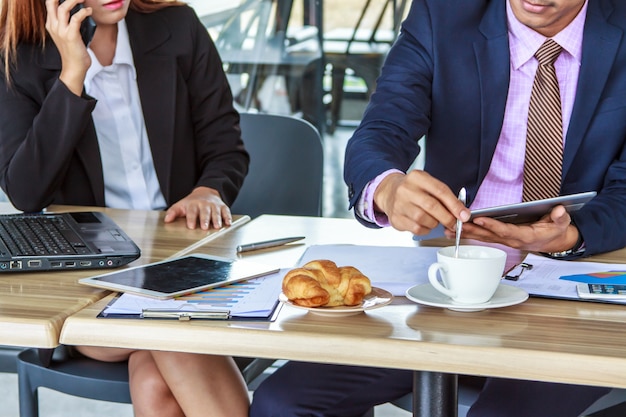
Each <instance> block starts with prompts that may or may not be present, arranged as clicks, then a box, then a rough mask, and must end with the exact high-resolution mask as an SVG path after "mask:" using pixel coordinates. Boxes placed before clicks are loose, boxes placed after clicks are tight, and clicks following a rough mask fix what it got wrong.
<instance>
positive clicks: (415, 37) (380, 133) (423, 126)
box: [344, 2, 433, 207]
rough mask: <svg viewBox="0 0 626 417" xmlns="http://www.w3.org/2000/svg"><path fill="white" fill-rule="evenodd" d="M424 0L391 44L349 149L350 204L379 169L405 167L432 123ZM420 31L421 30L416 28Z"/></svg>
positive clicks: (415, 4)
mask: <svg viewBox="0 0 626 417" xmlns="http://www.w3.org/2000/svg"><path fill="white" fill-rule="evenodd" d="M424 8H425V5H424V2H413V4H412V6H411V10H410V12H409V15H408V17H407V19H406V20H405V21H404V23H403V25H402V30H401V34H400V36H399V37H398V39H397V40H396V42H395V43H394V45H393V47H392V48H391V50H390V52H389V54H388V56H387V58H386V60H385V63H384V66H383V69H382V73H381V76H380V77H379V79H378V80H377V86H376V91H375V93H374V94H373V95H372V97H371V100H370V103H369V104H368V107H367V109H366V111H365V113H364V115H363V120H362V121H361V124H360V125H359V127H358V128H357V130H356V131H355V133H354V135H353V136H352V138H351V139H350V141H349V142H348V146H347V148H346V156H345V164H344V179H345V181H346V184H347V185H348V193H349V199H350V207H352V206H354V205H355V204H356V202H357V201H358V199H359V197H360V195H361V193H362V192H363V190H364V188H365V185H366V184H367V183H368V182H369V181H371V180H372V179H374V178H375V177H376V176H378V175H379V174H381V173H383V172H385V171H387V170H390V169H398V170H400V171H404V172H406V170H407V169H408V168H409V167H410V165H411V164H412V163H413V161H414V160H415V158H416V157H417V155H418V154H419V152H420V148H419V146H418V143H417V142H418V140H419V139H420V138H421V137H422V136H423V135H424V134H425V133H426V132H427V130H428V127H429V126H430V105H431V100H430V95H431V90H432V74H433V62H432V33H431V30H430V27H431V23H430V21H429V20H428V15H429V14H428V13H427V10H422V9H424ZM418 31H419V33H418Z"/></svg>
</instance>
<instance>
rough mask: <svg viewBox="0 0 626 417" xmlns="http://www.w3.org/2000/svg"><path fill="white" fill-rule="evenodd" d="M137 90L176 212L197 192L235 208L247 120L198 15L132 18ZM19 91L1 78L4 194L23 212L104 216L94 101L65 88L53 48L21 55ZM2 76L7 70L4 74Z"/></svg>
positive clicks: (184, 10) (178, 11)
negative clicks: (86, 209)
mask: <svg viewBox="0 0 626 417" xmlns="http://www.w3.org/2000/svg"><path fill="white" fill-rule="evenodd" d="M126 23H127V27H128V32H129V37H130V43H131V48H132V51H133V58H134V62H135V68H136V70H137V84H138V87H139V95H140V98H141V104H142V107H143V114H144V119H145V124H146V129H147V132H148V139H149V141H150V147H151V150H152V158H153V160H154V167H155V170H156V174H157V178H158V180H159V185H160V187H161V191H162V193H163V195H164V197H165V200H166V202H167V204H168V205H171V204H173V203H175V202H176V201H178V200H180V199H181V198H183V197H185V196H186V195H187V194H188V193H190V192H191V191H192V189H193V188H194V187H197V186H207V187H211V188H214V189H216V190H217V191H218V192H219V193H220V195H221V196H222V199H223V200H224V202H225V203H227V204H231V203H232V202H233V201H234V199H235V197H236V196H237V193H238V192H239V189H240V188H241V184H242V183H243V179H244V176H245V174H246V173H247V169H248V160H249V158H248V154H247V153H246V151H245V149H244V147H243V141H242V139H241V131H240V129H239V114H238V113H237V112H236V111H235V109H234V108H233V101H232V94H231V91H230V87H229V85H228V81H227V79H226V76H225V74H224V72H223V69H222V62H221V60H220V57H219V55H218V52H217V50H216V48H215V46H214V44H213V42H212V41H211V39H210V37H209V36H208V33H207V30H206V28H205V27H204V26H203V25H202V24H201V22H200V21H199V19H198V18H197V16H196V15H195V12H194V11H193V10H192V9H191V8H190V7H188V6H172V7H167V8H164V9H162V10H160V11H158V12H154V13H148V14H142V13H137V12H134V11H132V10H130V11H129V12H128V15H127V17H126ZM15 68H16V69H15V70H14V71H12V79H11V85H10V86H9V87H7V86H6V82H5V79H4V74H1V75H0V109H1V110H0V186H1V187H2V189H3V190H5V192H6V193H7V195H8V196H9V198H10V200H11V202H12V203H13V204H14V205H15V206H16V207H17V208H19V209H21V210H24V211H39V210H41V209H43V208H44V207H46V206H48V205H50V204H76V205H90V206H104V205H105V201H104V180H103V174H102V163H101V159H100V152H99V149H98V140H97V137H96V131H95V128H94V125H93V120H92V118H91V111H92V110H93V108H94V106H95V105H96V102H95V100H93V99H92V98H91V97H87V96H84V97H77V96H76V95H74V94H72V93H71V92H70V91H69V90H68V89H67V88H66V87H65V85H64V84H63V83H61V82H60V81H59V79H58V77H59V72H60V69H61V60H60V56H59V53H58V51H57V49H56V47H55V46H54V44H53V42H52V41H51V40H50V39H48V42H47V43H46V45H45V48H44V49H43V50H42V47H41V45H29V44H22V45H19V47H18V53H17V65H16V67H15ZM0 72H1V70H0Z"/></svg>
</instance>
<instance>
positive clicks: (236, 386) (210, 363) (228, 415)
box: [150, 351, 249, 417]
mask: <svg viewBox="0 0 626 417" xmlns="http://www.w3.org/2000/svg"><path fill="white" fill-rule="evenodd" d="M150 353H151V354H152V357H153V358H154V362H155V363H156V366H157V367H158V369H159V371H160V373H161V376H162V377H163V379H164V380H165V382H166V383H167V385H168V387H169V388H170V389H171V391H172V393H173V395H174V397H175V398H176V400H177V401H178V404H179V405H180V407H181V409H182V410H183V412H184V414H185V415H186V416H187V417H196V416H202V417H204V416H212V417H220V416H223V417H247V416H248V408H249V398H248V388H247V386H246V383H245V381H244V380H243V377H242V375H241V372H240V371H239V369H238V368H237V365H236V364H235V361H234V360H233V359H232V358H231V357H228V356H216V355H200V354H194V353H182V352H161V351H151V352H150Z"/></svg>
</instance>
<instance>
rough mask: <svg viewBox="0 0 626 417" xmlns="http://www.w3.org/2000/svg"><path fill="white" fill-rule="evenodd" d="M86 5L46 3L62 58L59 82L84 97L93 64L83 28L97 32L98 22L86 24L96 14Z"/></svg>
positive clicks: (73, 0) (68, 0)
mask: <svg viewBox="0 0 626 417" xmlns="http://www.w3.org/2000/svg"><path fill="white" fill-rule="evenodd" d="M82 2H83V0H46V10H47V13H48V17H47V20H46V30H47V31H48V33H49V34H50V37H51V38H52V40H53V41H54V43H55V45H56V47H57V49H58V51H59V54H60V55H61V62H62V67H61V74H60V75H59V79H60V80H61V81H62V82H63V83H64V84H65V85H66V86H67V88H69V89H70V91H72V92H73V93H74V94H76V95H81V94H82V91H83V83H84V82H85V76H86V74H87V70H88V69H89V66H90V65H91V58H90V57H89V54H88V53H87V48H86V44H85V41H84V40H83V36H82V34H81V26H83V24H85V27H90V26H92V29H93V31H95V23H94V24H93V25H92V24H91V23H85V21H86V20H87V19H91V12H92V11H91V8H90V7H83V4H82ZM92 22H93V20H92ZM90 31H91V29H90ZM88 32H89V31H88ZM91 36H93V34H91ZM88 37H89V33H87V38H86V40H87V41H90V39H88Z"/></svg>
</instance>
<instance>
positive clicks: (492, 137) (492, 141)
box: [473, 1, 510, 195]
mask: <svg viewBox="0 0 626 417" xmlns="http://www.w3.org/2000/svg"><path fill="white" fill-rule="evenodd" d="M479 29H480V31H481V33H482V34H483V35H484V38H483V39H482V40H479V41H476V42H475V43H474V54H475V56H476V63H477V67H478V77H479V80H478V81H479V83H480V91H481V125H482V138H481V147H480V167H479V171H478V181H477V184H480V183H482V180H483V179H484V178H485V175H487V171H489V166H490V165H491V159H492V157H493V154H494V151H495V149H496V145H497V143H498V138H499V137H500V131H501V130H502V122H503V120H504V109H505V107H506V99H507V93H508V89H509V78H510V54H509V39H508V33H507V24H506V9H505V2H504V1H492V2H490V4H489V6H488V8H487V11H486V12H485V15H484V16H483V19H482V21H481V24H480V27H479ZM476 191H477V190H474V193H473V194H474V195H475V194H476Z"/></svg>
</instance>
